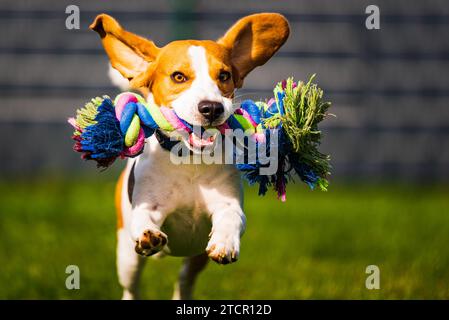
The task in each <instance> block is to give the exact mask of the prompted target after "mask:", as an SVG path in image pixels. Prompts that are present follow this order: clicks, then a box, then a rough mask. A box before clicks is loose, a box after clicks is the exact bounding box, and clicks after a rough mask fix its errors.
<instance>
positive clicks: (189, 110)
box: [90, 13, 289, 127]
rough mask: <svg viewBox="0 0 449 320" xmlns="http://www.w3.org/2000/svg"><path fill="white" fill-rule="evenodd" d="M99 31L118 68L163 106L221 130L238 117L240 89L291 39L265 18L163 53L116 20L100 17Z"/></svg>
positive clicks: (283, 27) (277, 22) (280, 23)
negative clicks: (237, 93) (236, 98)
mask: <svg viewBox="0 0 449 320" xmlns="http://www.w3.org/2000/svg"><path fill="white" fill-rule="evenodd" d="M90 28H91V29H93V30H95V31H97V32H98V33H99V34H100V36H101V39H102V42H103V46H104V48H105V50H106V52H107V54H108V56H109V58H110V61H111V65H112V67H113V68H115V69H116V70H118V71H119V72H120V73H121V74H122V76H123V77H125V78H126V79H128V80H129V81H130V86H131V87H132V88H135V89H138V90H140V91H141V92H142V93H143V94H144V95H146V96H147V97H148V99H152V100H153V101H154V102H155V103H156V104H157V105H158V106H165V107H169V108H173V109H174V111H175V112H176V114H177V115H178V116H179V117H180V118H181V119H183V120H185V121H186V122H188V123H190V124H192V125H200V126H204V127H208V126H217V125H220V124H222V123H223V122H225V121H226V119H227V118H228V117H229V116H230V115H231V114H232V113H233V112H234V107H233V103H232V98H233V97H234V90H235V89H236V88H240V87H241V86H242V84H243V79H244V78H245V76H246V75H247V74H248V73H249V72H250V71H251V70H253V69H254V68H255V67H257V66H260V65H263V64H264V63H265V62H266V61H268V60H269V59H270V58H271V57H272V56H273V54H274V53H276V51H277V50H278V49H279V48H280V47H281V46H282V45H283V44H284V42H285V41H286V40H287V37H288V35H289V26H288V22H287V20H286V19H285V18H284V17H283V16H282V15H279V14H275V13H260V14H254V15H250V16H247V17H244V18H242V19H241V20H239V21H238V22H237V23H235V24H234V25H233V26H232V27H231V28H230V29H229V30H228V31H227V32H226V34H225V35H224V36H223V37H222V38H220V39H219V40H218V41H209V40H202V41H199V40H182V41H173V42H171V43H169V44H167V45H166V46H164V47H162V48H158V47H157V46H156V45H155V44H154V43H153V42H152V41H150V40H147V39H145V38H142V37H140V36H137V35H135V34H133V33H130V32H128V31H126V30H124V29H122V27H121V26H120V25H119V24H118V23H117V22H116V21H115V20H114V19H113V18H112V17H110V16H108V15H106V14H101V15H99V16H97V18H96V19H95V21H94V22H93V23H92V25H91V26H90Z"/></svg>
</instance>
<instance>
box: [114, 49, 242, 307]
mask: <svg viewBox="0 0 449 320" xmlns="http://www.w3.org/2000/svg"><path fill="white" fill-rule="evenodd" d="M189 55H190V58H191V63H192V66H193V69H194V71H195V80H194V82H193V83H192V86H191V87H190V88H189V89H188V90H186V91H185V92H184V93H182V94H181V95H180V97H179V98H178V99H177V100H176V101H174V102H173V103H172V106H173V108H174V109H175V111H176V112H177V114H178V115H179V116H180V117H181V118H183V119H185V120H186V121H188V122H191V123H194V124H201V123H202V122H201V117H202V116H201V114H200V113H199V111H198V107H197V106H198V103H199V102H200V101H202V100H209V101H216V102H220V103H222V104H223V105H224V108H225V115H224V116H223V117H221V118H220V119H219V121H221V122H224V121H225V120H226V119H227V117H229V115H231V114H232V112H233V111H234V110H233V105H232V100H231V99H228V98H226V97H223V96H222V95H221V92H220V90H219V89H218V88H217V85H216V84H215V82H213V81H212V79H211V78H210V76H209V73H208V65H207V61H206V56H205V50H204V48H202V47H199V46H192V47H190V48H189ZM150 99H151V95H150ZM133 165H134V166H135V167H134V178H135V185H134V189H133V194H132V204H131V203H130V201H129V199H128V197H127V196H122V200H121V201H122V203H121V206H122V208H121V209H122V215H123V224H124V229H120V230H119V231H118V249H117V250H118V252H117V256H118V260H117V264H118V275H119V281H120V283H121V285H122V286H123V288H124V293H123V298H124V299H134V298H136V297H137V295H138V281H139V275H140V272H141V269H142V266H143V259H144V258H142V257H141V256H139V255H138V254H137V253H136V252H135V250H134V247H135V245H136V242H137V243H138V242H139V241H140V239H141V238H142V237H143V235H144V233H148V232H150V233H151V234H155V233H158V232H162V234H163V235H165V236H166V237H167V238H168V243H167V245H166V246H164V247H163V248H162V252H164V253H166V254H170V255H173V256H183V257H189V258H186V260H185V262H184V266H183V268H182V271H181V274H180V279H179V282H178V284H177V285H176V287H175V294H174V298H177V299H189V298H191V292H192V286H193V283H194V280H195V278H196V275H197V273H198V272H199V271H201V269H202V268H203V267H204V266H205V264H206V262H207V255H205V253H204V252H205V250H206V251H207V252H209V256H225V257H226V259H227V260H228V261H234V260H236V259H237V258H238V255H239V251H240V237H241V235H242V234H243V232H244V230H245V224H246V218H245V215H244V213H243V209H242V187H241V179H240V174H239V172H238V171H237V170H236V169H235V167H234V166H232V165H205V164H184V165H182V164H181V165H175V164H173V163H172V162H171V161H170V153H169V152H167V151H166V150H164V149H162V147H161V146H160V145H159V142H158V141H157V139H156V138H155V137H154V136H152V137H150V138H148V139H147V141H146V146H145V151H144V153H143V154H142V155H140V156H139V157H137V158H135V159H131V160H129V162H128V165H127V168H126V170H125V174H124V180H123V181H124V183H123V184H122V195H127V194H128V183H127V182H128V177H129V174H130V171H131V168H132V166H133Z"/></svg>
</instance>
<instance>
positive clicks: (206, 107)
mask: <svg viewBox="0 0 449 320" xmlns="http://www.w3.org/2000/svg"><path fill="white" fill-rule="evenodd" d="M198 111H199V112H200V113H201V114H202V115H203V116H204V117H205V118H206V119H207V120H209V122H213V121H214V120H217V119H218V117H220V116H221V115H222V114H223V112H224V107H223V105H222V104H221V103H219V102H214V101H201V102H200V103H198Z"/></svg>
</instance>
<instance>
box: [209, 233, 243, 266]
mask: <svg viewBox="0 0 449 320" xmlns="http://www.w3.org/2000/svg"><path fill="white" fill-rule="evenodd" d="M239 250H240V237H238V236H227V237H223V236H219V235H216V234H213V235H212V237H211V238H210V240H209V243H208V244H207V248H206V252H207V254H208V255H209V258H211V259H212V260H214V261H215V262H217V263H220V264H228V263H231V262H235V261H237V259H238V257H239Z"/></svg>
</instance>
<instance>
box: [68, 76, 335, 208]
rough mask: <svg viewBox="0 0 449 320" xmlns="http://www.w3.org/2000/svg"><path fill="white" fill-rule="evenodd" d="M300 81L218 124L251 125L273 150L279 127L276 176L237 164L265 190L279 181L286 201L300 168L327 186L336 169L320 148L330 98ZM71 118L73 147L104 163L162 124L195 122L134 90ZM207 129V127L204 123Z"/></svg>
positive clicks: (176, 128)
mask: <svg viewBox="0 0 449 320" xmlns="http://www.w3.org/2000/svg"><path fill="white" fill-rule="evenodd" d="M314 77H315V75H313V76H312V77H311V78H310V80H309V81H308V82H307V83H304V82H295V81H294V80H293V78H289V79H287V80H284V81H282V82H279V83H278V84H277V85H276V87H275V88H274V98H271V99H270V100H268V101H266V102H263V101H259V102H254V101H252V100H245V101H243V102H242V104H241V106H240V108H239V109H237V110H236V111H235V113H234V114H233V115H231V116H230V117H229V119H228V120H227V121H226V122H225V123H224V124H222V125H220V126H218V127H217V128H216V129H218V130H219V131H220V132H221V133H222V134H224V132H225V130H226V129H242V130H243V131H245V132H248V131H246V130H249V132H250V133H251V136H252V137H253V138H254V139H255V141H256V146H257V147H260V146H261V144H265V147H266V149H267V150H268V152H269V147H270V144H271V143H272V142H270V141H269V133H270V130H277V131H278V140H279V141H278V168H277V171H276V173H275V174H273V175H261V174H260V168H261V167H262V166H263V165H262V164H261V163H260V162H259V160H258V159H256V161H255V163H249V164H246V163H245V164H235V166H236V167H237V169H238V170H240V171H241V172H242V173H243V175H244V177H245V178H246V179H247V180H248V182H249V183H250V184H251V185H252V184H255V183H258V184H259V195H265V193H266V192H267V190H268V187H269V186H273V187H274V189H275V191H276V192H277V194H278V198H280V199H281V200H282V201H285V200H286V185H287V182H288V181H289V180H290V179H291V178H292V173H296V174H297V175H298V176H299V178H300V179H301V180H302V181H303V182H305V183H307V184H308V185H309V186H310V188H311V189H314V188H315V187H317V186H318V187H319V188H320V189H321V190H323V191H326V190H327V187H328V180H327V176H328V175H329V174H330V164H329V161H330V158H329V156H328V155H324V154H322V153H321V152H319V151H318V146H319V144H320V140H321V131H319V130H318V123H319V122H321V121H322V120H323V119H324V118H325V117H326V116H327V115H328V114H327V109H328V108H329V107H330V102H327V101H324V100H323V90H322V89H320V88H319V87H318V86H317V85H316V84H314V83H312V81H313V79H314ZM68 122H69V123H70V124H71V125H72V126H73V127H74V128H75V132H74V134H73V136H72V138H73V139H74V140H75V145H74V147H73V149H74V150H75V151H77V152H81V153H82V158H83V159H86V160H95V161H96V162H97V166H98V167H104V168H107V167H108V166H110V165H111V164H112V163H113V162H114V161H115V159H117V158H125V157H135V156H137V155H139V154H140V153H141V152H142V151H143V148H144V145H145V138H148V137H150V136H151V135H153V134H154V132H155V131H156V130H157V129H160V130H162V131H165V132H179V133H187V134H190V133H191V132H192V130H193V127H192V125H190V124H189V123H187V122H185V121H184V120H183V119H181V118H179V117H178V116H177V115H176V113H175V112H174V111H173V109H171V108H167V107H157V106H156V105H153V104H150V103H148V102H147V101H145V99H144V98H143V97H142V96H140V95H138V94H136V93H132V92H125V93H121V94H119V95H118V96H117V97H116V98H115V99H114V102H113V101H112V100H111V99H110V98H109V97H108V96H103V97H102V98H100V97H96V98H94V99H92V100H91V101H90V102H89V103H87V104H86V105H85V106H84V108H81V109H79V110H77V115H76V117H75V118H70V119H69V120H68ZM202 129H203V128H202Z"/></svg>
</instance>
